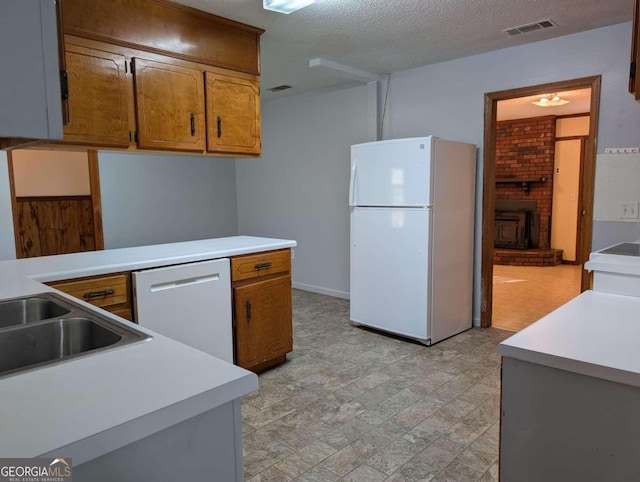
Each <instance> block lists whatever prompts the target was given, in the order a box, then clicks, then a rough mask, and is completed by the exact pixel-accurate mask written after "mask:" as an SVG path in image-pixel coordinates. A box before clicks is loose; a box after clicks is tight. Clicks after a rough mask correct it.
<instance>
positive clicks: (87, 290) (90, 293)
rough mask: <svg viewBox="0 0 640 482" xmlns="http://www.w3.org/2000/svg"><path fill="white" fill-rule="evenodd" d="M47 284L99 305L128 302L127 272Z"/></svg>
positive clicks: (106, 305) (107, 305) (105, 305)
mask: <svg viewBox="0 0 640 482" xmlns="http://www.w3.org/2000/svg"><path fill="white" fill-rule="evenodd" d="M48 285H49V286H51V287H52V288H55V289H57V290H60V291H63V292H65V293H67V294H69V295H71V296H75V297H76V298H79V299H81V300H83V301H87V302H89V303H91V304H93V305H96V306H100V307H109V306H113V305H120V304H126V303H128V302H129V274H128V273H117V274H112V275H107V276H99V277H91V278H78V279H75V280H68V281H60V282H55V283H48Z"/></svg>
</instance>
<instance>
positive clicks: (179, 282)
mask: <svg viewBox="0 0 640 482" xmlns="http://www.w3.org/2000/svg"><path fill="white" fill-rule="evenodd" d="M133 292H134V297H135V309H136V319H137V321H138V323H139V324H140V325H141V326H144V327H146V328H149V329H150V330H153V331H155V332H157V333H160V334H161V335H164V336H167V337H169V338H172V339H174V340H177V341H179V342H182V343H184V344H185V345H189V346H191V347H193V348H196V349H198V350H201V351H203V352H206V353H209V354H210V355H213V356H215V357H218V358H220V359H222V360H225V361H228V362H229V363H233V339H232V327H231V277H230V270H229V260H228V259H226V258H224V259H216V260H213V261H202V262H197V263H190V264H181V265H176V266H168V267H164V268H155V269H148V270H144V271H135V272H133Z"/></svg>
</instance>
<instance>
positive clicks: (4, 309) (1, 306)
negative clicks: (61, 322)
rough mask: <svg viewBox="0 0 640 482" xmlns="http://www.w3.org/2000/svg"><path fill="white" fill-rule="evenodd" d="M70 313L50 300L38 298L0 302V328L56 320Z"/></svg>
mask: <svg viewBox="0 0 640 482" xmlns="http://www.w3.org/2000/svg"><path fill="white" fill-rule="evenodd" d="M70 311H71V310H70V309H68V308H65V307H64V306H62V305H60V304H58V303H56V302H54V301H53V300H51V299H47V298H43V297H38V296H32V297H29V298H21V299H17V300H9V301H0V328H6V327H7V326H13V325H22V324H24V323H31V322H33V321H41V320H47V319H49V318H57V317H59V316H63V315H66V314H68V313H69V312H70Z"/></svg>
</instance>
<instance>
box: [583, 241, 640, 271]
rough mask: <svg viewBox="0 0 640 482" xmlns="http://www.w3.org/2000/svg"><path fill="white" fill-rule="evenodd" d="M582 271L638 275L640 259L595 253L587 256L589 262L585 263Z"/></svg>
mask: <svg viewBox="0 0 640 482" xmlns="http://www.w3.org/2000/svg"><path fill="white" fill-rule="evenodd" d="M610 247H611V246H609V248H610ZM604 249H607V248H604ZM584 269H586V270H588V271H604V272H608V273H619V274H629V275H640V257H638V256H624V255H620V254H605V253H601V252H599V251H595V252H593V253H591V254H590V255H589V261H587V262H586V263H585V265H584Z"/></svg>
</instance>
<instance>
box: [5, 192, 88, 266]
mask: <svg viewBox="0 0 640 482" xmlns="http://www.w3.org/2000/svg"><path fill="white" fill-rule="evenodd" d="M16 207H17V215H18V226H17V231H18V232H17V236H16V238H17V240H18V246H17V251H18V257H19V258H30V257H33V256H47V255H53V254H66V253H75V252H78V251H94V250H95V249H96V248H95V239H94V229H93V205H92V203H91V196H68V197H21V198H16Z"/></svg>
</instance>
